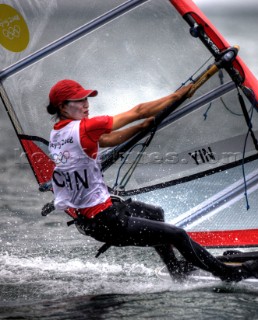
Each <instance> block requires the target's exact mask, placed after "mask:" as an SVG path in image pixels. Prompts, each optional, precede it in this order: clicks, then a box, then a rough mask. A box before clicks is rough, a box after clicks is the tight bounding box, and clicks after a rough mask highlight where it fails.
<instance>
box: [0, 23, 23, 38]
mask: <svg viewBox="0 0 258 320" xmlns="http://www.w3.org/2000/svg"><path fill="white" fill-rule="evenodd" d="M20 33H21V28H20V27H19V26H18V25H15V26H13V27H9V28H8V29H3V35H4V36H5V37H6V38H8V39H10V40H13V39H14V38H19V37H20Z"/></svg>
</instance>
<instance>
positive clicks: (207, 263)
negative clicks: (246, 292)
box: [47, 79, 255, 281]
mask: <svg viewBox="0 0 258 320" xmlns="http://www.w3.org/2000/svg"><path fill="white" fill-rule="evenodd" d="M190 88H191V85H188V86H185V87H182V88H181V89H179V90H178V91H176V92H175V93H172V94H170V95H168V96H165V97H163V98H160V99H158V100H155V101H150V102H146V103H141V104H139V105H137V106H135V107H133V108H132V109H130V110H129V111H126V112H123V113H121V114H118V115H115V116H112V117H111V116H98V117H93V118H89V102H88V97H94V96H96V95H97V91H96V90H85V89H84V88H83V87H82V86H81V85H80V84H79V83H77V82H75V81H73V80H67V79H66V80H61V81H59V82H58V83H56V84H55V85H54V86H53V87H52V88H51V90H50V93H49V100H50V103H49V105H48V107H47V111H48V113H50V114H51V115H55V116H56V117H57V120H58V122H57V123H56V124H55V125H54V128H53V130H52V131H51V135H50V144H49V150H50V154H51V156H52V158H53V160H54V161H55V164H56V167H55V170H54V172H53V179H52V183H53V191H54V196H55V201H54V206H55V208H57V209H61V210H65V211H66V212H67V213H68V214H69V215H71V216H72V217H73V218H74V219H75V224H76V227H77V228H78V230H79V231H80V232H81V233H83V234H85V235H89V236H91V237H93V238H94V239H96V240H98V241H100V242H104V243H106V245H107V246H110V245H112V246H143V247H146V246H149V247H154V248H155V250H156V251H157V253H158V254H159V255H160V257H161V258H162V260H163V261H164V263H165V264H166V266H167V268H168V270H169V272H170V274H171V275H173V276H174V275H178V274H182V273H185V272H187V271H189V270H190V269H191V268H193V266H195V267H199V268H201V269H204V270H207V271H209V272H211V273H213V274H214V275H215V276H218V277H220V278H221V279H223V280H226V281H240V280H242V279H245V278H248V277H251V276H255V272H252V271H250V270H251V269H252V268H251V267H250V263H249V264H248V265H246V266H245V265H244V264H243V266H237V267H235V266H228V265H225V264H224V263H222V262H220V261H219V260H218V259H216V258H215V257H213V256H212V255H211V254H210V253H209V252H208V251H207V250H206V249H204V248H203V247H201V246H200V245H199V244H198V243H196V242H195V241H193V240H192V239H191V238H190V237H189V236H188V235H187V233H186V232H185V231H184V230H183V229H181V228H178V227H175V226H172V225H170V224H167V223H165V222H164V214H163V210H162V209H161V208H159V207H156V206H152V205H149V204H145V203H142V202H138V201H132V200H126V201H125V200H122V199H118V198H113V199H111V196H110V194H109V192H108V189H107V186H106V184H105V183H104V180H103V177H102V173H101V170H100V168H99V164H98V157H97V156H98V146H101V147H112V146H115V145H118V144H120V143H123V142H124V141H127V140H128V139H130V138H131V137H132V136H133V135H135V134H136V133H137V132H139V131H141V130H144V129H145V128H146V127H148V126H151V124H152V123H153V119H154V118H153V117H154V116H155V115H157V114H158V113H159V112H160V111H162V110H163V109H165V108H166V107H167V106H169V105H171V104H173V103H174V102H175V101H177V100H178V99H181V98H182V97H183V96H184V95H186V94H187V93H188V91H189V90H190ZM141 119H145V120H144V121H143V122H141V123H137V124H135V125H132V126H130V127H126V128H123V127H124V126H126V125H128V124H130V123H132V122H134V121H136V120H141ZM121 128H122V129H121ZM118 129H121V130H118ZM173 247H175V248H177V249H178V250H179V252H180V253H181V254H182V255H183V257H184V258H185V259H186V261H187V262H181V261H178V260H177V259H176V257H175V254H174V251H173Z"/></svg>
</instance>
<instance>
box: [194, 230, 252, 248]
mask: <svg viewBox="0 0 258 320" xmlns="http://www.w3.org/2000/svg"><path fill="white" fill-rule="evenodd" d="M188 234H189V235H190V237H192V238H193V239H194V240H195V241H196V242H198V243H200V244H201V245H203V246H205V247H250V246H256V247H257V243H258V229H249V230H223V231H200V232H188Z"/></svg>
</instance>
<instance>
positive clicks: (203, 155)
mask: <svg viewBox="0 0 258 320" xmlns="http://www.w3.org/2000/svg"><path fill="white" fill-rule="evenodd" d="M188 154H189V156H190V157H191V158H192V159H193V160H194V161H195V164H197V165H199V164H201V163H207V162H214V161H216V158H215V154H214V153H213V152H212V150H211V148H210V147H208V148H207V149H205V148H202V149H199V150H195V151H194V152H192V153H188Z"/></svg>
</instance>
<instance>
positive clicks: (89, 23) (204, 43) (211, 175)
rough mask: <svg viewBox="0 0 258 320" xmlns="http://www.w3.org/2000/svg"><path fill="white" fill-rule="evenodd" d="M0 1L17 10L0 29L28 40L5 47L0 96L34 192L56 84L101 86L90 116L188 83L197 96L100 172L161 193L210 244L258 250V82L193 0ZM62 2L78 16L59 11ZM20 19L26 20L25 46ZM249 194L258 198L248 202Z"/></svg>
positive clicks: (43, 187) (174, 217)
mask: <svg viewBox="0 0 258 320" xmlns="http://www.w3.org/2000/svg"><path fill="white" fill-rule="evenodd" d="M5 5H6V6H8V7H11V8H13V9H14V10H16V12H18V13H19V14H16V13H10V12H14V11H8V10H7V11H6V15H5V16H1V20H0V29H1V30H0V31H1V32H3V30H6V29H8V28H11V29H8V30H9V33H8V37H9V38H12V37H14V36H15V37H16V39H14V41H17V39H21V42H22V44H23V46H21V48H22V50H21V51H20V52H18V53H17V52H12V51H10V50H9V49H8V48H7V47H4V46H3V45H2V46H1V47H0V50H1V57H3V59H2V60H1V61H2V62H1V65H0V68H1V71H0V96H1V103H2V105H3V106H4V108H5V110H6V111H7V113H8V115H9V117H10V120H11V122H12V124H13V127H14V129H15V131H16V134H17V137H18V139H19V141H20V143H21V146H22V149H21V153H22V154H23V155H26V157H27V160H26V161H27V162H28V163H29V165H30V166H31V168H32V170H33V172H34V175H35V178H36V180H37V183H38V185H39V189H40V191H50V192H51V177H52V172H53V168H54V163H53V161H52V160H51V159H50V158H49V154H48V139H49V132H50V130H51V128H52V126H53V122H51V121H50V119H49V115H48V114H47V113H46V111H45V106H46V105H47V103H48V101H47V97H48V92H49V89H50V88H51V86H52V85H53V84H54V83H56V82H57V81H59V80H60V79H64V78H70V79H74V80H76V81H78V82H80V83H82V84H83V85H84V86H88V85H89V86H90V87H93V88H96V89H98V91H99V95H98V97H96V98H94V99H92V100H90V105H92V107H91V110H90V113H91V116H94V115H99V114H109V115H113V114H116V113H119V112H123V111H125V110H127V109H129V108H130V107H132V106H133V105H136V104H138V103H140V102H143V101H147V100H152V99H156V98H158V97H161V96H164V95H166V94H169V93H171V91H175V90H177V89H178V88H179V87H180V86H181V85H185V84H188V83H191V82H192V83H194V85H196V89H195V90H194V93H193V95H192V96H189V97H188V99H184V100H182V101H180V103H177V105H173V106H171V107H170V108H169V110H166V112H165V113H163V114H162V115H159V116H158V119H156V120H157V121H156V127H155V128H152V130H151V131H146V132H144V133H143V134H141V135H137V136H136V137H134V138H132V140H130V141H128V142H126V143H124V144H123V145H120V146H118V147H116V148H110V149H108V150H103V151H102V153H101V159H100V162H101V165H102V169H103V173H104V176H105V180H106V182H107V184H108V186H109V189H110V191H111V192H113V193H115V194H118V195H121V196H125V197H127V196H133V197H137V199H145V198H146V197H147V196H149V197H150V198H151V197H154V198H155V195H158V198H159V199H160V203H162V204H163V207H165V211H166V220H167V221H168V222H171V223H174V224H176V225H179V226H181V227H183V228H185V229H186V230H187V231H188V232H189V233H190V235H191V236H192V237H193V238H194V239H195V240H196V241H198V242H199V243H201V244H202V245H204V246H206V247H256V246H258V220H257V216H256V212H255V209H256V207H257V201H258V200H257V199H258V198H257V196H256V195H255V191H256V190H257V186H258V181H257V177H258V174H257V172H256V170H255V167H256V163H257V158H258V146H257V145H258V143H257V137H258V121H257V120H258V115H257V110H258V81H257V79H256V78H255V76H254V75H253V74H252V72H251V71H250V70H249V68H248V67H247V66H246V65H245V63H244V62H243V61H242V59H241V58H240V56H239V53H238V47H237V46H235V45H237V44H229V43H228V42H227V41H226V40H225V38H224V37H223V36H222V35H221V34H220V32H219V31H218V30H217V29H216V28H215V26H213V24H212V23H211V22H210V21H209V19H208V18H207V17H206V16H205V15H204V14H203V13H202V12H201V10H200V9H199V8H198V7H197V6H196V5H195V4H194V2H193V1H191V0H171V1H168V0H131V1H124V2H122V3H121V1H116V0H110V1H108V2H105V4H103V3H101V6H98V5H97V4H96V3H95V2H93V1H80V0H74V1H72V2H70V1H64V0H62V1H55V2H49V1H40V2H38V3H37V5H35V6H32V5H31V3H30V1H27V0H24V1H22V2H17V1H14V0H6V1H5ZM5 8H6V7H5ZM64 10H66V12H69V13H70V15H71V17H74V18H73V19H60V17H63V15H62V13H63V12H64ZM20 16H22V17H23V21H24V22H25V23H27V29H26V28H25V27H24V28H25V29H26V32H27V33H26V41H27V42H28V44H26V45H27V47H26V48H25V49H24V46H25V45H24V41H23V40H22V37H23V36H24V35H23V29H22V28H20V29H19V25H18V24H16V23H18V21H19V19H21V18H20ZM32 17H37V19H32ZM36 20H37V22H35V21H36ZM15 26H16V27H15ZM17 26H18V27H17ZM25 29H24V30H25ZM15 30H16V31H17V30H19V32H18V34H17V33H14V31H15ZM53 30H54V32H53ZM28 31H29V33H30V38H29V41H28ZM189 31H190V32H189ZM10 32H11V33H10ZM24 32H25V31H24ZM4 34H5V35H7V33H6V32H5V33H4ZM9 40H10V41H12V40H11V39H9ZM9 40H8V41H9ZM1 44H2V43H1ZM240 52H241V48H240ZM214 68H215V69H216V70H215V69H214ZM211 70H212V72H211V73H209V72H210V71H211ZM213 71H214V72H213ZM57 156H61V155H59V154H58V153H57ZM21 161H24V157H21ZM247 193H248V196H249V201H250V202H251V201H252V202H253V203H254V205H251V206H250V209H249V210H246V206H245V201H244V198H245V195H246V194H247ZM175 195H178V196H175ZM171 197H172V200H173V199H174V200H173V202H171V199H170V198H171ZM180 197H181V198H180ZM185 202H187V205H185ZM171 204H172V205H171Z"/></svg>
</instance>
